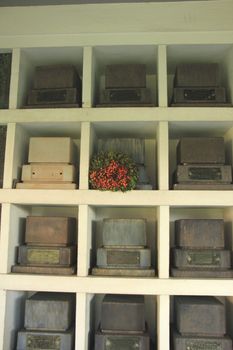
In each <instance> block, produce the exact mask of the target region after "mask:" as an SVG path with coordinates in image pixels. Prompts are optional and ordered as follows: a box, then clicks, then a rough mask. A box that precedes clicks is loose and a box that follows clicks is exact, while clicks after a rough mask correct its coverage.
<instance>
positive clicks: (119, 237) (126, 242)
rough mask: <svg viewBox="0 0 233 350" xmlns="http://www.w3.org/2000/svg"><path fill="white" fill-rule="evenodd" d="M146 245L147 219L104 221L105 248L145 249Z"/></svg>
mask: <svg viewBox="0 0 233 350" xmlns="http://www.w3.org/2000/svg"><path fill="white" fill-rule="evenodd" d="M146 244H147V239H146V220H145V219H104V220H103V245H104V246H105V247H107V246H114V247H115V248H116V247H132V246H133V247H136V246H138V247H144V246H146Z"/></svg>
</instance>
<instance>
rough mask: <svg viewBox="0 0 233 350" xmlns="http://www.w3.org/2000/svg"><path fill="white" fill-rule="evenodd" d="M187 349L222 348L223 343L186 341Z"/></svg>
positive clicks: (208, 349)
mask: <svg viewBox="0 0 233 350" xmlns="http://www.w3.org/2000/svg"><path fill="white" fill-rule="evenodd" d="M185 346H186V350H222V345H221V343H220V342H218V341H206V342H203V341H200V340H195V341H186V345H185Z"/></svg>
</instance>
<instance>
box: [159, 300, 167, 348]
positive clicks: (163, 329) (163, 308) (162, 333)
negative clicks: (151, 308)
mask: <svg viewBox="0 0 233 350" xmlns="http://www.w3.org/2000/svg"><path fill="white" fill-rule="evenodd" d="M169 301H170V298H169V295H158V297H157V329H158V334H157V336H158V338H157V339H158V340H157V349H158V350H170V316H169V315H170V305H169Z"/></svg>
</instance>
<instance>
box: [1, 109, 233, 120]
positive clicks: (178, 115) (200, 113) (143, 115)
mask: <svg viewBox="0 0 233 350" xmlns="http://www.w3.org/2000/svg"><path fill="white" fill-rule="evenodd" d="M85 121H89V122H108V121H109V122H113V121H114V122H121V121H122V122H123V121H130V122H135V121H140V122H141V121H143V122H146V121H169V122H179V121H180V122H182V121H189V122H190V121H194V122H198V121H219V122H227V121H229V122H231V121H233V108H232V107H226V108H223V107H214V108H213V107H212V108H208V107H206V108H205V107H195V108H191V107H189V108H188V107H186V108H183V107H182V108H178V107H177V108H175V107H130V108H129V107H128V108H57V109H53V108H49V109H8V110H0V123H2V124H4V123H13V122H15V123H38V122H40V123H43V122H44V123H46V122H50V123H52V122H54V123H57V122H63V123H68V122H85Z"/></svg>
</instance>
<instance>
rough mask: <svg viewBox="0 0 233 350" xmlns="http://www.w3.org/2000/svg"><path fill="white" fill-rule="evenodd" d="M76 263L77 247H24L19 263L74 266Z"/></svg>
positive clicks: (20, 252) (20, 251)
mask: <svg viewBox="0 0 233 350" xmlns="http://www.w3.org/2000/svg"><path fill="white" fill-rule="evenodd" d="M75 261H76V246H69V247H43V246H38V247H37V246H30V245H22V246H20V247H19V253H18V262H19V264H21V265H24V264H25V265H35V266H37V265H44V266H47V265H61V266H62V265H72V264H74V263H75Z"/></svg>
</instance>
